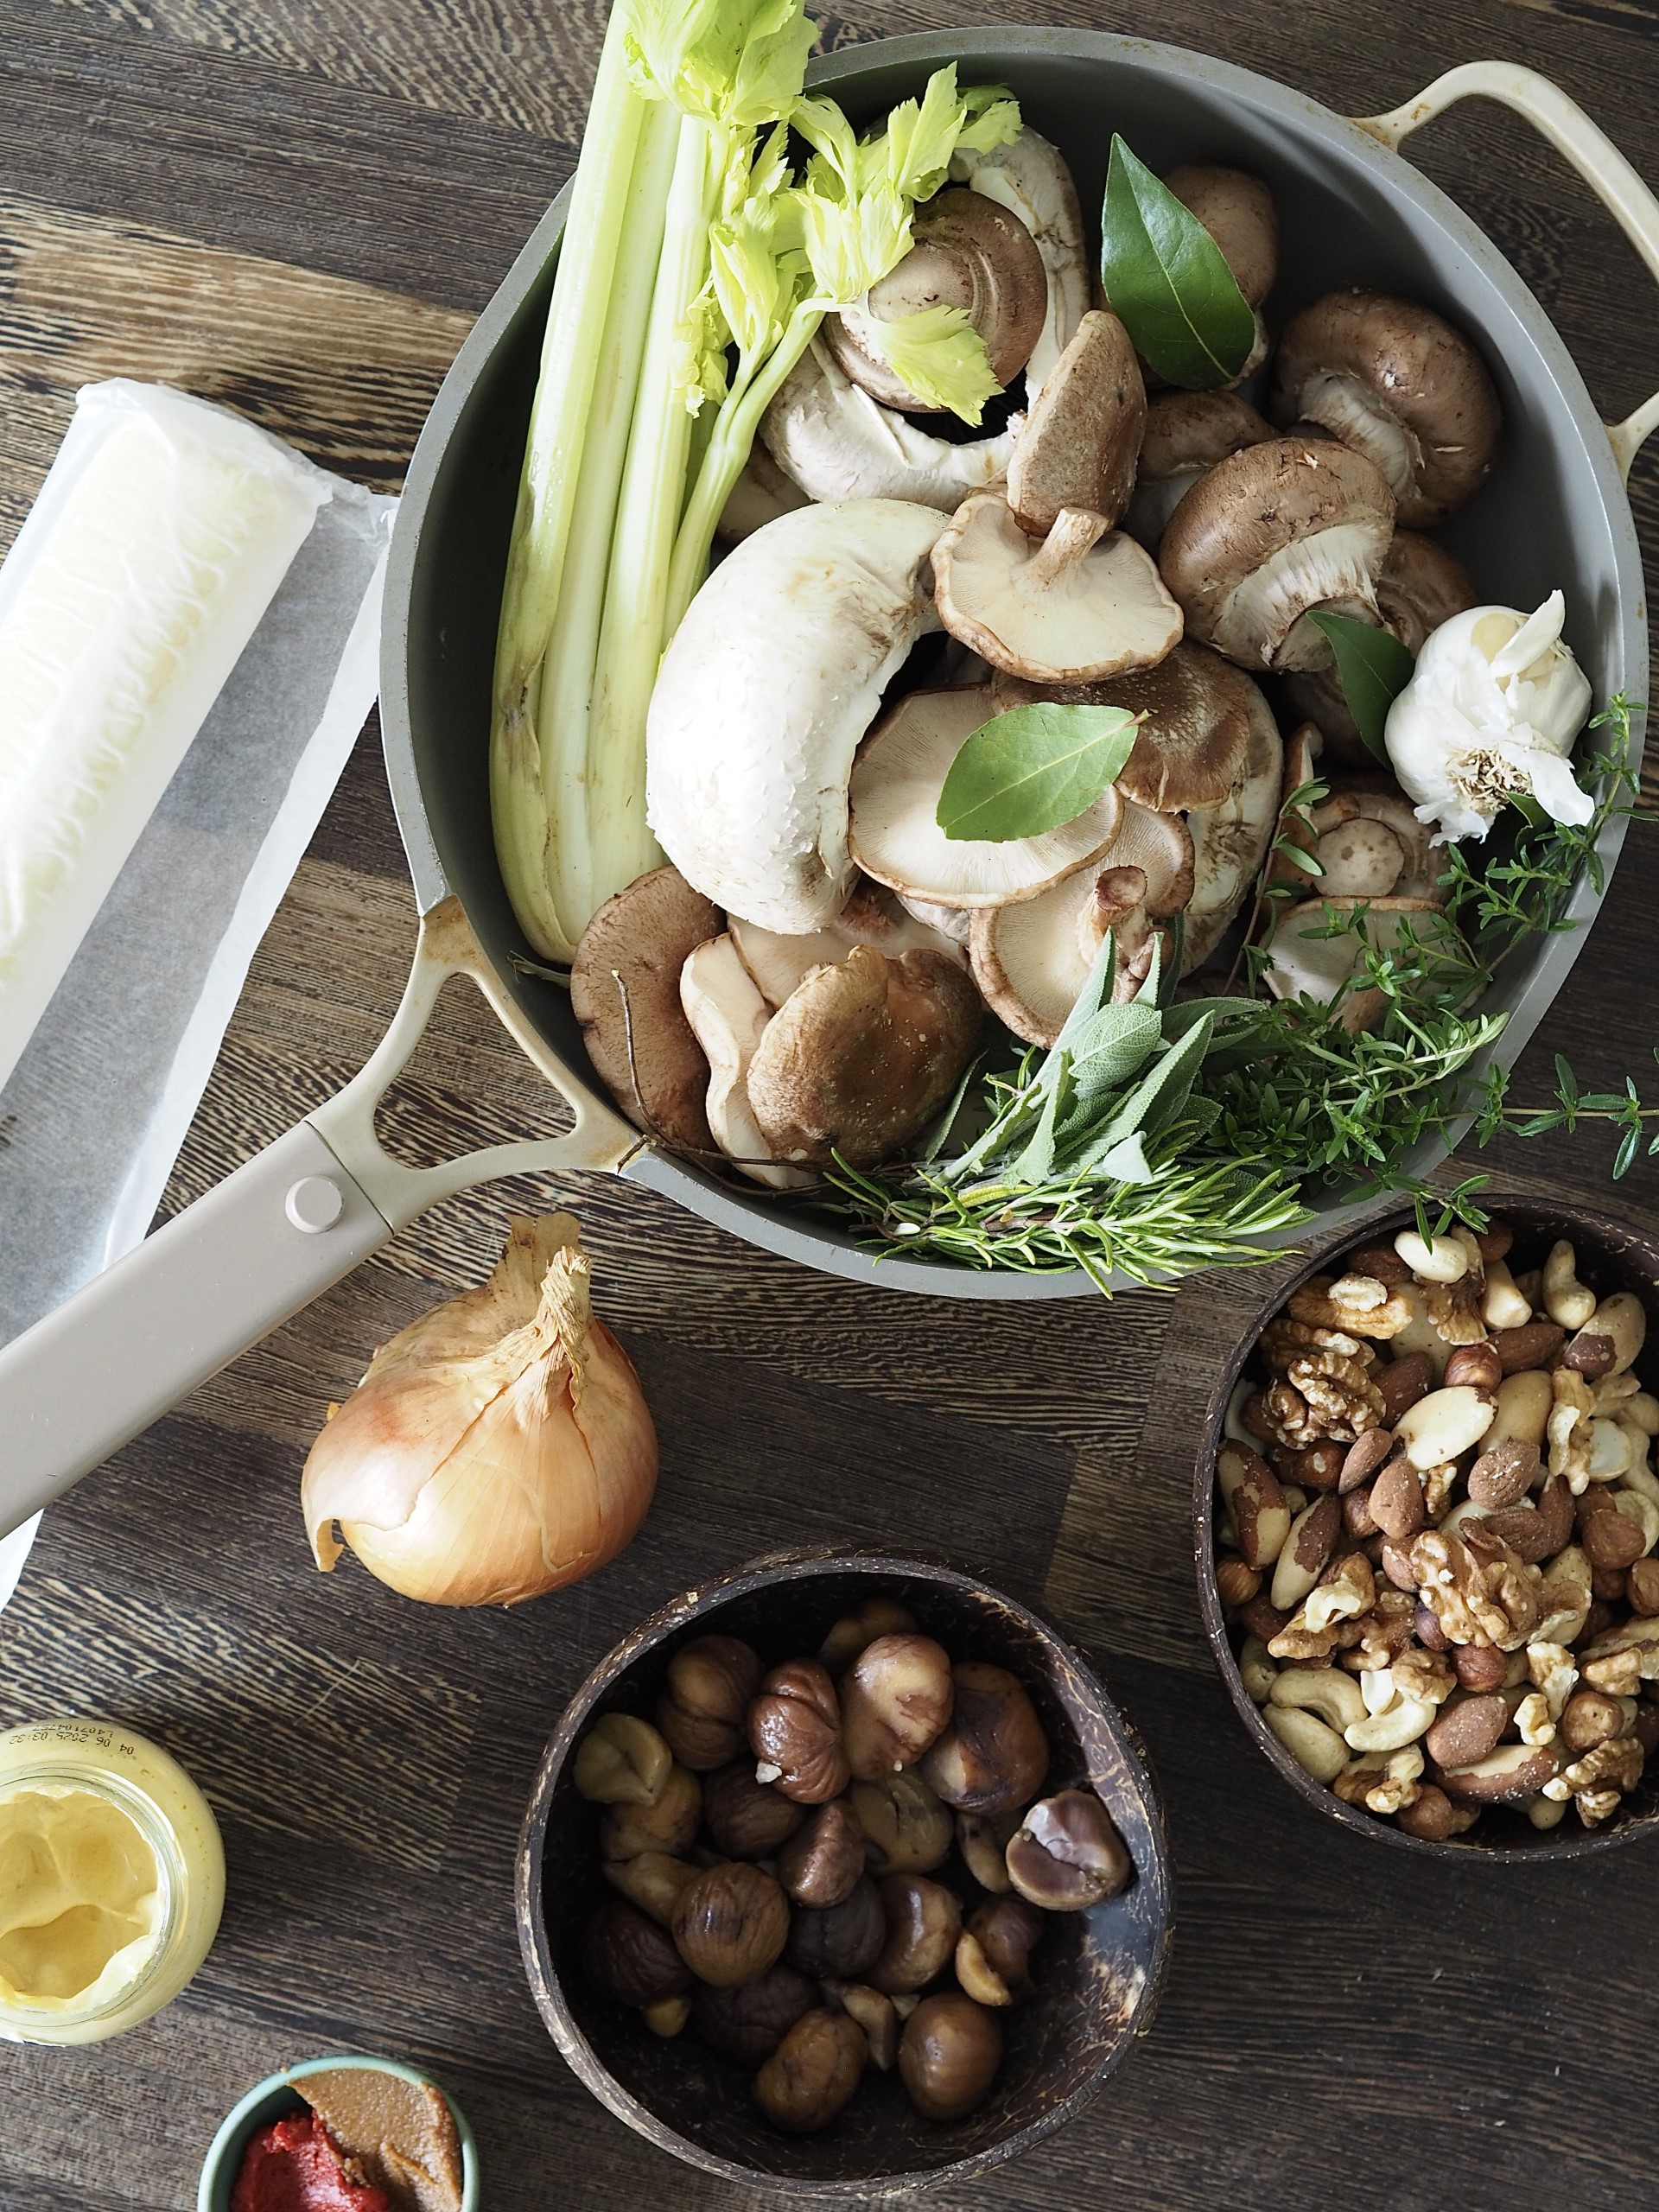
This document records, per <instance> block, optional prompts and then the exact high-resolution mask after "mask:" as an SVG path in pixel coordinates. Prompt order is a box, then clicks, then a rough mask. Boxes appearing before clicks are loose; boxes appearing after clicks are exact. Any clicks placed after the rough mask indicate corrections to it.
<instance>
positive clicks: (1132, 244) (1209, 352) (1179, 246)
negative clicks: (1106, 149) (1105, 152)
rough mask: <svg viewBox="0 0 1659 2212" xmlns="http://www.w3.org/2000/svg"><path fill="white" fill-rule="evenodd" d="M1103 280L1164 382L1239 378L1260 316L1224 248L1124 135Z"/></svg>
mask: <svg viewBox="0 0 1659 2212" xmlns="http://www.w3.org/2000/svg"><path fill="white" fill-rule="evenodd" d="M1100 227H1101V257H1100V281H1101V283H1102V284H1103V287H1104V288H1105V293H1106V297H1107V299H1108V301H1109V302H1110V304H1111V308H1112V312H1113V313H1114V314H1115V315H1116V316H1117V318H1118V320H1119V321H1121V322H1122V325H1123V327H1124V328H1125V329H1126V330H1127V331H1128V334H1129V336H1130V338H1131V339H1132V340H1134V343H1135V351H1136V352H1137V353H1139V354H1141V357H1142V359H1145V360H1147V361H1148V362H1150V363H1151V365H1152V366H1153V367H1154V369H1156V370H1157V372H1158V373H1159V375H1160V377H1162V378H1164V380H1165V381H1166V383H1168V384H1173V385H1180V386H1181V387H1182V388H1183V389H1184V390H1185V391H1215V390H1216V389H1217V387H1218V386H1220V385H1228V384H1231V383H1233V382H1234V381H1235V380H1236V378H1237V377H1238V376H1239V375H1240V373H1241V372H1242V371H1243V366H1244V364H1245V362H1246V361H1247V360H1249V357H1250V348H1251V347H1252V346H1254V345H1255V315H1254V314H1253V313H1252V312H1251V309H1250V304H1249V301H1248V300H1247V299H1246V298H1245V296H1244V295H1243V292H1241V291H1240V290H1239V289H1238V283H1237V280H1236V278H1235V277H1234V275H1233V272H1232V270H1230V268H1229V267H1228V266H1227V263H1226V259H1225V257H1224V255H1223V253H1222V251H1221V248H1220V247H1219V246H1218V245H1217V244H1216V242H1215V240H1214V239H1213V238H1211V235H1210V233H1209V232H1208V231H1206V230H1205V227H1204V225H1203V224H1202V223H1201V222H1199V220H1198V217H1197V216H1196V215H1195V214H1193V213H1192V210H1191V209H1190V208H1188V207H1183V206H1182V204H1181V202H1180V201H1179V200H1178V199H1177V198H1176V197H1175V195H1174V194H1173V192H1172V191H1171V190H1170V188H1169V187H1168V186H1167V185H1166V184H1164V183H1162V182H1160V180H1159V179H1158V178H1157V177H1155V176H1154V175H1153V173H1152V171H1151V170H1150V169H1149V168H1147V165H1146V163H1145V162H1142V161H1140V160H1138V159H1137V158H1136V156H1135V155H1134V154H1133V153H1131V152H1130V150H1129V149H1128V146H1126V145H1125V144H1124V143H1123V141H1122V138H1120V137H1117V136H1116V133H1114V134H1113V137H1112V157H1111V163H1110V166H1109V168H1108V170H1107V173H1106V204H1105V207H1104V208H1103V211H1102V214H1101V226H1100Z"/></svg>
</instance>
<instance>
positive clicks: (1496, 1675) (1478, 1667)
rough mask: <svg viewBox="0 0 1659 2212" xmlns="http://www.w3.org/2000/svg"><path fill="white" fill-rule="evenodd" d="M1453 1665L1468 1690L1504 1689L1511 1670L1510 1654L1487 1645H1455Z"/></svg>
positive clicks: (1453, 1648)
mask: <svg viewBox="0 0 1659 2212" xmlns="http://www.w3.org/2000/svg"><path fill="white" fill-rule="evenodd" d="M1452 1668H1453V1669H1454V1671H1455V1672H1456V1675H1457V1677H1458V1680H1459V1682H1460V1683H1461V1684H1462V1685H1463V1687H1464V1688H1465V1689H1466V1690H1495V1689H1499V1688H1502V1687H1503V1677H1504V1675H1506V1674H1508V1672H1509V1670H1510V1659H1509V1654H1508V1653H1507V1652H1506V1651H1497V1650H1495V1649H1493V1648H1492V1647H1491V1645H1490V1644H1485V1643H1454V1644H1453V1645H1452Z"/></svg>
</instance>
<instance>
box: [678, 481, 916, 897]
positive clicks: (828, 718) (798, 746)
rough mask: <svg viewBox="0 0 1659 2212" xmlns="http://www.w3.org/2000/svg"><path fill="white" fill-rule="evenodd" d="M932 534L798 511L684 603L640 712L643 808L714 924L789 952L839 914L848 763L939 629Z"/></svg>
mask: <svg viewBox="0 0 1659 2212" xmlns="http://www.w3.org/2000/svg"><path fill="white" fill-rule="evenodd" d="M943 528H944V518H943V516H941V515H940V514H939V513H938V512H937V510H935V509H934V508H932V507H923V506H916V505H909V504H906V503H905V502H902V501H899V500H893V499H860V500H849V501H848V502H846V503H844V504H842V505H838V506H811V507H803V508H802V509H801V510H800V511H799V512H798V513H795V514H789V515H784V516H781V517H780V518H779V519H778V520H777V521H776V522H772V523H768V524H766V527H765V529H763V530H759V531H756V532H755V533H754V535H753V537H749V538H747V539H745V541H744V543H742V544H741V545H740V546H739V547H738V548H737V550H736V551H735V552H734V553H733V554H732V555H731V556H729V558H728V559H727V560H725V561H723V562H722V563H721V565H720V566H719V567H718V568H717V569H715V572H714V574H713V575H711V576H710V577H709V581H708V582H707V583H705V584H704V585H703V587H702V590H701V591H700V592H699V593H698V594H697V595H696V599H695V600H694V601H692V603H691V606H690V608H689V609H688V611H687V613H686V616H685V620H683V622H682V623H681V625H680V626H679V628H678V630H677V632H675V634H674V639H673V641H672V643H671V645H670V646H669V649H668V651H667V652H666V653H665V654H664V656H663V664H662V670H661V672H660V674H659V675H658V679H657V685H656V689H655V690H654V691H653V692H652V701H651V713H650V717H649V721H648V722H647V725H646V781H645V790H646V804H647V810H648V815H649V819H650V822H651V826H652V830H653V831H654V832H655V834H656V836H657V837H658V841H659V842H660V843H661V844H662V847H663V849H664V852H666V853H667V854H668V855H669V857H670V859H671V860H672V861H673V862H674V865H675V866H676V867H677V868H678V869H679V871H680V873H681V874H682V875H683V876H684V878H685V880H686V881H687V882H688V883H690V884H691V885H693V886H694V887H696V889H697V890H699V891H701V892H702V893H703V894H704V896H705V897H706V898H709V899H713V900H714V901H715V905H716V906H721V907H724V908H725V910H726V912H728V913H729V914H736V915H740V916H741V918H743V919H744V920H745V921H749V922H756V923H759V924H760V925H762V926H763V927H765V928H766V929H770V930H775V931H778V932H779V934H780V935H782V936H786V937H799V936H804V935H806V934H807V933H809V932H810V931H813V930H817V929H821V928H823V926H824V925H825V924H827V923H829V922H830V921H833V920H834V918H835V917H836V914H837V913H839V912H840V911H841V909H842V906H843V905H844V904H845V902H846V899H847V894H848V893H849V890H850V889H851V887H852V881H853V873H854V866H853V861H852V859H851V857H850V855H849V852H848V849H847V783H848V778H849V775H850V773H851V772H852V766H853V755H854V753H855V751H856V749H857V746H858V742H859V740H860V739H861V737H862V736H863V734H864V733H865V731H866V730H867V729H868V727H869V725H870V723H871V721H873V720H874V717H875V714H876V710H877V709H878V708H879V706H880V701H881V694H882V691H883V690H884V689H885V688H886V685H887V682H888V680H889V678H890V677H893V675H894V674H895V673H896V672H897V671H898V669H899V667H900V665H901V664H902V663H903V662H904V659H905V658H906V654H907V653H908V652H910V649H911V647H912V645H914V644H915V642H916V640H917V639H918V638H919V637H921V636H922V635H923V634H924V633H925V632H927V631H930V630H933V629H937V628H938V617H937V616H936V614H935V613H934V611H933V602H932V599H931V594H930V591H929V583H930V580H931V579H930V570H929V566H928V560H929V556H930V555H931V552H932V550H933V545H934V543H935V541H936V539H937V538H938V534H939V532H940V531H941V530H942V529H943Z"/></svg>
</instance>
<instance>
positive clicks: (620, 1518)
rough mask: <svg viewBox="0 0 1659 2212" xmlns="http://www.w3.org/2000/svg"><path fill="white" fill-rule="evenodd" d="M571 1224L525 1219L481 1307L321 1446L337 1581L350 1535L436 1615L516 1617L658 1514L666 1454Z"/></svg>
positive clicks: (310, 1511) (420, 1327)
mask: <svg viewBox="0 0 1659 2212" xmlns="http://www.w3.org/2000/svg"><path fill="white" fill-rule="evenodd" d="M656 1482H657V1438H656V1432H655V1430H654V1428H653V1427H652V1420H651V1414H650V1411H649V1409H648V1408H647V1407H646V1404H645V1396H644V1394H643V1392H642V1391H641V1389H640V1388H639V1378H638V1376H636V1375H635V1373H634V1370H633V1367H632V1363H631V1362H630V1361H629V1359H628V1357H627V1354H626V1352H625V1351H623V1350H622V1347H621V1345H620V1344H618V1342H617V1340H616V1338H614V1337H613V1335H612V1333H611V1332H610V1331H609V1330H608V1329H607V1327H606V1326H605V1325H604V1323H603V1322H602V1321H601V1320H599V1319H597V1318H596V1317H595V1316H594V1314H593V1312H592V1309H591V1307H590V1306H589V1304H588V1259H587V1257H586V1255H584V1254H583V1253H582V1249H581V1247H580V1245H579V1244H578V1243H577V1242H576V1224H575V1222H574V1221H573V1220H572V1219H571V1218H570V1217H569V1215H553V1216H550V1217H546V1218H544V1219H543V1220H541V1221H536V1222H531V1221H528V1220H524V1219H522V1218H521V1219H515V1220H514V1222H513V1224H512V1235H511V1236H510V1237H509V1240H508V1244H507V1248H506V1250H505V1252H504V1253H503V1255H502V1258H501V1262H500V1263H499V1266H498V1267H497V1268H496V1270H495V1273H494V1274H493V1276H492V1277H491V1279H490V1281H489V1282H488V1283H487V1284H486V1285H485V1286H484V1287H483V1288H482V1289H480V1290H476V1291H469V1292H467V1293H465V1294H463V1295H462V1296H461V1297H460V1298H457V1299H454V1300H449V1301H448V1303H447V1304H446V1305H443V1306H437V1307H435V1308H434V1310H433V1311H432V1312H431V1313H427V1314H424V1315H423V1316H422V1318H421V1319H419V1320H418V1321H416V1322H414V1323H412V1324H411V1325H410V1327H409V1328H407V1329H405V1330H403V1331H401V1332H399V1334H398V1335H397V1336H396V1337H394V1338H392V1340H391V1343H390V1344H386V1345H385V1346H384V1347H383V1348H382V1349H381V1351H378V1353H377V1354H376V1355H375V1357H374V1360H373V1362H372V1363H371V1365H370V1368H369V1370H368V1373H367V1374H366V1375H365V1376H364V1378H363V1381H362V1382H361V1383H359V1386H358V1388H357V1389H356V1390H355V1391H353V1394H352V1395H351V1397H350V1398H349V1399H347V1401H346V1403H345V1405H344V1406H342V1407H341V1408H340V1412H339V1413H338V1414H336V1415H335V1417H334V1420H333V1421H330V1422H329V1423H328V1425H327V1427H326V1428H325V1429H324V1430H323V1432H322V1433H321V1436H319V1437H318V1439H317V1440H316V1442H315V1445H313V1446H312V1448H311V1452H310V1456H309V1458H308V1459H307V1461H306V1465H305V1474H304V1478H303V1482H302V1504H303V1508H304V1511H305V1519H306V1527H307V1531H308V1535H309V1536H310V1539H311V1547H312V1552H313V1554H314V1556H315V1560H316V1562H317V1565H318V1566H319V1567H321V1569H322V1570H323V1572H324V1573H327V1572H328V1571H329V1570H330V1569H331V1568H332V1567H334V1562H335V1560H337V1559H338V1558H339V1557H340V1543H339V1542H338V1541H337V1540H336V1539H335V1536H334V1523H335V1522H339V1524H340V1533H341V1535H343V1536H344V1538H345V1540H346V1543H347V1544H349V1545H350V1547H351V1548H352V1550H353V1551H354V1552H355V1553H356V1554H357V1555H358V1557H359V1559H360V1560H362V1562H363V1564H364V1566H365V1567H367V1568H368V1569H369V1571H370V1573H372V1574H375V1575H377V1576H378V1578H379V1580H381V1581H383V1582H385V1583H387V1584H389V1585H390V1586H391V1588H392V1589H394V1590H397V1591H398V1592H401V1593H402V1594H403V1595H404V1596H405V1597H408V1598H414V1599H420V1600H421V1601H423V1602H424V1603H426V1604H429V1605H518V1604H520V1603H522V1602H523V1601H524V1599H527V1598H536V1597H540V1596H542V1595H543V1594H544V1593H545V1592H548V1591H550V1590H556V1589H558V1588H559V1587H561V1586H562V1585H563V1584H565V1583H568V1582H574V1581H575V1580H579V1578H580V1577H582V1575H585V1574H591V1573H593V1572H594V1569H595V1568H596V1567H602V1566H604V1565H605V1563H606V1561H607V1560H611V1559H613V1558H614V1557H615V1556H616V1554H617V1553H618V1552H620V1550H621V1549H622V1548H623V1547H624V1546H625V1545H626V1543H627V1542H628V1541H630V1540H631V1538H632V1536H633V1535H634V1533H635V1531H636V1530H637V1529H639V1524H640V1522H642V1521H643V1520H644V1518H645V1512H646V1510H647V1509H648V1508H649V1506H650V1503H651V1500H652V1493H653V1491H654V1490H655V1488H656Z"/></svg>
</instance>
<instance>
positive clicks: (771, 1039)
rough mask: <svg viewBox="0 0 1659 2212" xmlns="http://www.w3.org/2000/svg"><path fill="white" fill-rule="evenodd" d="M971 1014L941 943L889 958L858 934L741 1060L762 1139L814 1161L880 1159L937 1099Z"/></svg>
mask: <svg viewBox="0 0 1659 2212" xmlns="http://www.w3.org/2000/svg"><path fill="white" fill-rule="evenodd" d="M982 1018H983V1009H982V1007H981V1005H980V1000H979V994H978V992H977V991H976V989H975V988H974V986H973V982H972V981H971V979H970V978H969V976H968V975H967V974H966V972H965V971H964V970H963V969H962V968H961V967H960V966H959V965H958V964H957V962H955V961H954V960H948V959H947V958H946V957H944V954H943V953H938V952H906V953H903V954H901V955H900V956H899V958H898V959H896V960H889V959H887V957H885V956H884V955H883V954H881V953H880V952H877V951H874V950H873V949H872V948H871V947H870V946H868V945H859V946H857V947H855V950H853V951H852V953H851V954H849V957H848V958H847V959H845V960H844V961H842V963H841V965H840V966H839V967H836V968H821V969H818V971H817V974H816V975H812V976H808V977H807V979H806V981H805V982H804V983H803V984H802V985H801V987H800V988H799V989H798V991H796V992H795V994H794V995H793V996H792V997H791V998H789V999H786V1000H785V1002H784V1004H783V1005H782V1006H781V1007H779V1009H778V1011H777V1013H776V1014H774V1015H773V1016H772V1020H771V1021H770V1022H768V1023H767V1025H766V1034H765V1036H764V1037H762V1039H760V1046H759V1048H758V1049H757V1051H756V1052H755V1055H754V1058H753V1060H752V1061H751V1062H750V1063H749V1103H750V1105H751V1106H752V1107H753V1110H754V1116H755V1119H756V1121H757V1122H759V1123H760V1128H761V1129H762V1131H763V1132H764V1134H765V1135H766V1140H767V1142H768V1143H769V1145H770V1146H771V1148H772V1151H773V1152H774V1153H775V1154H778V1155H779V1156H780V1157H782V1158H785V1159H790V1160H818V1161H823V1160H829V1157H830V1155H831V1154H832V1153H836V1152H838V1153H840V1154H841V1155H842V1158H843V1159H845V1160H848V1161H849V1162H850V1163H851V1164H852V1165H853V1166H870V1165H872V1164H873V1163H874V1162H875V1161H877V1160H885V1159H887V1158H888V1157H889V1156H890V1155H891V1154H893V1153H895V1152H897V1151H898V1150H899V1148H900V1147H901V1146H903V1145H904V1143H905V1142H906V1140H907V1139H909V1138H911V1137H912V1136H914V1135H916V1134H917V1133H918V1130H920V1129H922V1128H925V1127H926V1125H927V1123H928V1122H930V1121H931V1119H932V1118H933V1116H935V1115H937V1114H938V1113H939V1112H940V1111H941V1110H942V1109H943V1108H944V1106H945V1104H946V1103H948V1101H949V1099H950V1094H951V1092H952V1091H953V1090H954V1089H955V1088H956V1085H957V1083H958V1081H959V1080H960V1078H961V1076H962V1071H963V1068H965V1067H966V1066H967V1065H968V1062H969V1058H971V1057H972V1054H973V1052H974V1048H975V1046H976V1044H977V1042H978V1040H979V1031H980V1024H981V1021H982Z"/></svg>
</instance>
